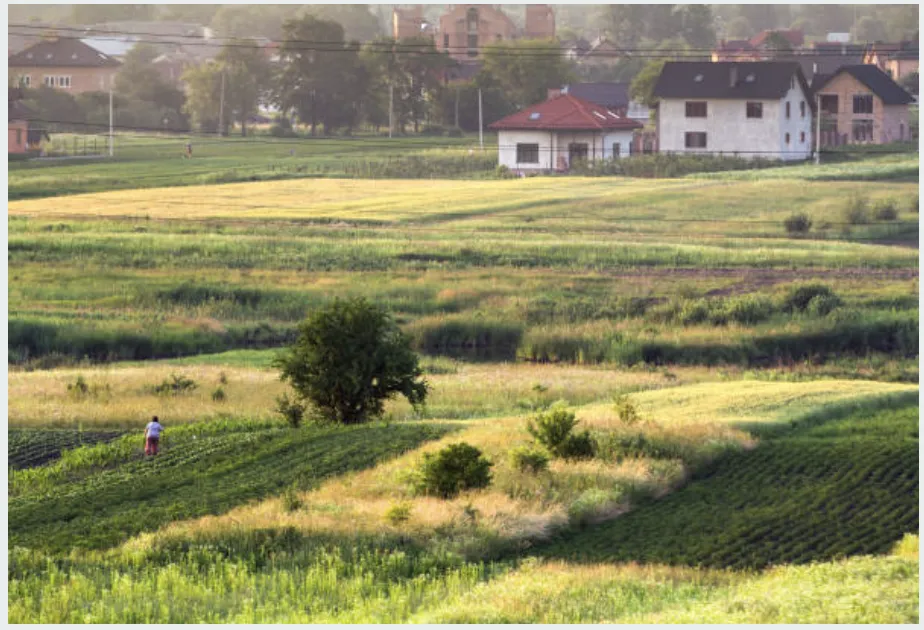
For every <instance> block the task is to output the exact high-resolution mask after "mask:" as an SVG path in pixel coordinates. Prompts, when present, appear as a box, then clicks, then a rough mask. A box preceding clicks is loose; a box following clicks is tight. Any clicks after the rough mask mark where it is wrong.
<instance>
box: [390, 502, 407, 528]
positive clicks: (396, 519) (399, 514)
mask: <svg viewBox="0 0 924 630" xmlns="http://www.w3.org/2000/svg"><path fill="white" fill-rule="evenodd" d="M410 518H411V504H410V503H406V502H402V503H396V504H395V505H393V506H391V507H390V508H388V510H386V511H385V520H386V521H388V522H389V523H391V524H392V525H400V524H401V523H406V522H407V521H408V520H409V519H410Z"/></svg>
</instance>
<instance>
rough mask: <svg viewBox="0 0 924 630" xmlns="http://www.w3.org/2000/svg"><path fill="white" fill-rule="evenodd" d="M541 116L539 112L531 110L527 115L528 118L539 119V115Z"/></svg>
mask: <svg viewBox="0 0 924 630" xmlns="http://www.w3.org/2000/svg"><path fill="white" fill-rule="evenodd" d="M540 116H542V114H541V113H540V112H533V113H531V114H530V115H529V119H530V120H539V117H540Z"/></svg>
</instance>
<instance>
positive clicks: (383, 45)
mask: <svg viewBox="0 0 924 630" xmlns="http://www.w3.org/2000/svg"><path fill="white" fill-rule="evenodd" d="M9 26H10V27H14V28H27V29H35V30H41V31H48V30H57V31H61V30H66V31H73V32H75V33H76V35H75V38H76V39H87V38H93V39H102V40H112V41H123V40H124V39H125V38H126V37H131V38H133V39H132V40H131V41H133V42H137V43H152V44H174V45H185V46H209V47H213V48H214V47H231V48H251V49H260V50H263V49H265V48H266V47H265V46H261V45H260V44H251V43H245V42H246V41H247V40H248V39H251V38H233V37H226V38H214V39H215V40H224V41H213V39H208V40H206V39H204V38H203V37H201V36H198V35H169V36H165V35H161V34H158V33H151V32H140V31H137V32H129V31H117V30H107V31H102V34H97V31H90V32H87V31H86V30H83V29H79V28H75V27H58V28H55V29H48V28H47V27H39V26H34V25H30V24H10V25H9ZM12 34H14V35H21V36H36V37H37V36H38V35H35V34H34V33H12ZM79 35H83V37H79ZM139 36H142V37H155V38H157V39H141V38H140V37H139ZM176 39H180V40H183V39H190V40H194V41H190V42H184V41H173V40H176ZM251 41H253V40H252V39H251ZM273 43H278V44H281V45H282V46H283V47H284V48H285V50H286V51H293V52H297V51H314V52H355V50H354V49H352V48H344V46H351V45H352V44H354V43H358V42H349V41H321V40H295V39H291V40H285V39H283V40H280V41H277V42H273ZM300 44H304V45H305V46H300ZM362 46H363V48H365V49H367V50H376V49H379V50H380V51H381V52H418V53H420V54H437V55H442V54H444V53H449V52H455V53H464V52H468V51H469V50H470V48H469V47H468V46H448V47H446V46H444V47H443V48H442V49H437V48H436V45H435V42H431V43H420V44H415V43H411V42H405V43H401V40H384V41H382V40H372V41H369V42H365V43H364V44H362ZM502 46H503V45H502ZM479 48H480V49H481V50H482V51H491V50H492V48H494V54H498V55H501V56H517V57H521V56H524V57H530V56H542V57H557V56H560V55H562V54H566V53H567V50H566V49H564V48H561V47H559V46H554V47H553V46H548V47H541V46H534V47H532V48H530V49H529V50H511V49H509V48H503V47H497V45H496V43H494V42H491V43H488V44H486V45H484V46H481V47H479ZM865 48H866V46H864V51H865ZM714 51H715V49H714V48H695V47H689V48H641V47H623V48H620V49H619V50H618V51H613V52H593V53H592V56H593V57H621V56H625V55H630V56H633V55H634V56H637V57H643V58H644V57H650V58H666V57H673V56H677V55H695V56H700V55H711V54H712V53H713V52H714ZM917 51H918V49H917V47H915V48H907V49H905V51H904V52H917ZM776 54H778V55H779V56H780V57H784V58H786V59H785V60H786V61H790V60H791V59H789V57H807V58H820V57H842V56H846V55H845V54H844V53H843V52H841V51H827V50H817V49H809V50H799V51H795V50H793V51H778V52H777V53H776ZM853 54H856V53H853Z"/></svg>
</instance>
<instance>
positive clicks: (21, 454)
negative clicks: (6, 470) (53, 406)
mask: <svg viewBox="0 0 924 630" xmlns="http://www.w3.org/2000/svg"><path fill="white" fill-rule="evenodd" d="M120 435H122V432H120V431H80V430H76V429H47V430H46V429H10V430H9V432H8V433H7V439H8V440H9V443H8V448H7V457H8V459H7V461H8V464H9V467H10V468H12V469H14V470H21V469H24V468H32V467H34V466H41V465H43V464H46V463H48V462H50V461H52V460H54V459H57V458H58V457H60V456H61V453H62V451H65V450H67V449H71V448H76V447H78V446H83V445H89V444H97V443H100V442H108V441H110V440H114V439H115V438H117V437H119V436H120Z"/></svg>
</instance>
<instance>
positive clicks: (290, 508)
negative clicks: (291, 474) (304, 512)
mask: <svg viewBox="0 0 924 630" xmlns="http://www.w3.org/2000/svg"><path fill="white" fill-rule="evenodd" d="M301 507H302V500H301V498H300V497H299V496H298V487H296V485H295V484H294V483H293V484H292V485H291V486H289V487H288V488H286V490H285V492H283V493H282V509H283V510H285V511H286V512H295V511H296V510H298V509H300V508H301Z"/></svg>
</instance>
